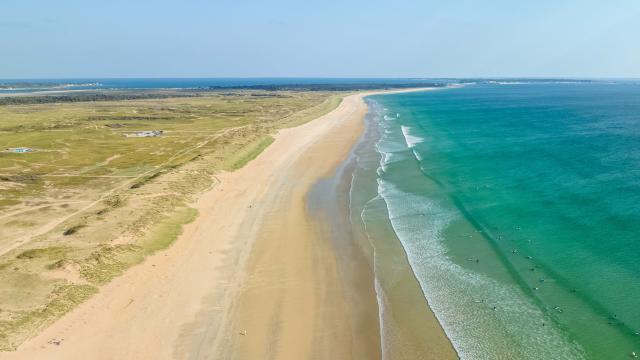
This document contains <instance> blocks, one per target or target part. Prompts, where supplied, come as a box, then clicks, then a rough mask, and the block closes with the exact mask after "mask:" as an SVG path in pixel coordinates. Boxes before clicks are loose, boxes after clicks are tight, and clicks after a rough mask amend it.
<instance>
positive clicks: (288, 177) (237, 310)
mask: <svg viewBox="0 0 640 360" xmlns="http://www.w3.org/2000/svg"><path fill="white" fill-rule="evenodd" d="M420 90H424V89H410V90H409V91H420ZM401 91H407V90H406V89H405V90H401ZM401 91H389V92H401ZM375 93H380V92H368V93H358V94H355V95H350V96H347V97H345V98H344V99H343V102H342V103H341V104H340V105H339V106H338V108H336V109H335V110H333V111H332V112H330V113H328V114H326V115H324V116H321V117H319V118H317V119H315V120H312V121H310V122H308V123H305V124H304V125H300V126H298V127H295V128H290V129H285V130H281V131H280V132H279V133H278V134H277V135H276V136H275V138H276V141H275V142H274V143H273V144H272V145H271V146H269V147H268V148H267V149H266V150H265V151H263V152H262V153H261V154H260V155H259V156H258V157H257V158H256V159H255V160H253V161H251V162H250V163H249V164H247V165H246V166H245V167H243V168H241V169H239V170H237V171H234V172H232V173H224V174H220V175H219V176H218V179H219V183H218V184H217V186H215V187H214V188H213V189H211V190H209V191H208V192H206V193H205V194H204V195H202V196H201V197H200V199H199V200H198V201H197V204H196V206H195V207H196V208H197V210H198V211H199V212H200V215H199V216H198V218H197V219H196V221H194V222H193V223H191V224H188V225H186V226H185V227H184V229H183V234H182V235H181V236H180V238H179V239H178V240H177V241H176V243H175V244H174V245H173V246H171V247H170V248H169V249H167V250H165V251H161V252H159V253H157V254H155V255H153V256H151V257H149V258H147V259H146V260H145V261H144V262H143V263H142V264H140V265H138V266H136V267H134V268H132V269H130V270H129V271H127V272H126V273H125V274H123V275H122V276H120V277H118V278H116V279H115V280H113V281H112V282H111V283H109V284H107V285H105V286H104V287H102V288H101V289H100V292H99V293H98V294H96V295H95V296H94V297H92V298H91V299H90V300H88V301H86V302H85V303H83V304H81V305H80V306H78V307H77V308H76V309H74V310H73V311H71V312H70V313H68V314H67V315H65V316H64V317H62V318H61V319H59V320H58V321H56V322H55V323H54V324H52V325H51V326H49V327H48V328H46V329H45V330H44V331H42V332H41V333H40V334H38V335H36V336H35V337H33V338H31V339H29V340H28V341H26V342H25V343H23V344H22V345H21V346H20V347H19V348H18V350H17V351H15V352H11V353H3V354H2V355H3V357H4V356H6V358H8V359H27V358H37V357H43V356H46V357H47V358H49V359H56V358H69V357H70V356H72V357H74V356H75V357H77V356H80V357H90V358H96V359H102V358H104V359H107V358H123V357H135V358H156V359H162V358H185V357H195V358H210V357H211V356H213V355H214V354H215V355H217V356H218V355H220V354H221V353H222V352H223V351H232V352H233V353H234V354H235V355H237V354H247V355H249V357H251V356H252V355H253V354H255V355H256V356H259V355H265V354H271V355H274V354H277V355H278V356H277V357H278V358H300V356H302V357H304V356H305V354H307V355H308V354H316V353H318V352H322V351H328V350H331V353H326V352H325V353H323V354H325V355H326V356H342V355H344V356H348V357H351V356H352V355H354V354H353V353H352V350H353V349H352V343H351V335H353V334H350V327H349V326H341V325H340V324H343V323H344V321H343V320H344V319H345V314H349V306H348V305H347V304H346V303H345V302H342V303H341V302H339V301H336V298H338V299H339V298H341V297H344V296H345V293H344V292H345V291H347V290H348V289H344V288H342V289H340V287H341V282H340V279H339V275H338V270H337V263H336V259H335V254H333V253H332V250H331V249H330V246H328V244H326V243H324V242H323V241H322V240H321V239H323V238H325V237H326V228H324V229H323V227H322V226H320V225H319V224H317V223H316V222H315V221H312V219H310V216H309V213H308V212H307V210H306V209H305V204H306V197H307V194H308V191H309V189H310V188H311V186H312V185H313V184H315V182H316V181H317V180H318V179H321V178H323V177H326V176H329V175H330V174H331V172H332V171H334V170H335V169H336V168H337V167H338V165H339V164H340V163H341V162H343V161H344V160H345V159H346V157H347V156H348V154H349V152H350V151H351V148H352V146H353V144H354V143H356V142H357V139H358V138H359V137H360V133H361V131H362V130H363V128H364V124H363V122H362V119H363V118H364V116H365V114H366V112H367V106H366V105H365V104H364V101H363V100H362V99H363V98H364V97H365V96H368V95H371V94H375ZM385 93H386V92H385ZM344 119H347V120H349V121H343V120H344ZM345 130H348V131H345ZM309 164H313V165H314V166H311V167H309ZM292 207H293V209H295V211H291V209H292ZM278 210H280V211H278ZM278 224H279V225H278ZM287 229H288V230H287ZM323 233H324V235H323ZM283 235H284V236H283ZM300 238H303V239H305V240H309V241H295V240H296V239H300ZM267 239H271V241H269V240H267ZM273 239H276V240H280V242H277V241H276V242H274V241H273ZM291 245H293V246H294V247H293V248H292V247H291ZM295 247H297V249H296V248H295ZM281 250H284V251H287V252H286V253H285V255H287V256H286V257H285V258H284V260H290V262H287V261H284V262H283V264H286V266H285V267H284V268H282V269H280V270H279V271H272V272H271V274H269V271H267V270H269V269H268V268H265V267H264V266H263V265H274V262H277V261H278V260H283V256H282V255H283V253H282V252H280V251H281ZM301 253H302V254H305V257H302V258H305V259H306V260H310V261H302V260H301V257H300V254H301ZM245 264H246V267H245ZM307 264H315V265H314V266H315V267H309V266H307ZM287 266H288V267H287ZM242 269H249V272H248V273H244V272H243V271H242ZM239 270H240V272H239ZM272 270H273V269H272ZM283 270H286V271H284V272H283ZM251 271H254V272H253V273H252V272H251ZM260 272H263V273H265V274H266V275H265V277H264V279H263V280H266V281H263V282H260V281H258V282H256V274H259V273H260ZM283 274H285V275H295V276H298V275H300V276H301V279H306V280H310V281H308V282H306V283H301V282H296V280H300V279H289V280H292V281H285V282H282V281H281V282H280V285H279V286H280V287H278V286H273V285H274V284H273V282H269V281H270V280H275V281H280V280H282V275H283ZM262 275H264V274H262ZM258 278H259V276H258ZM285 278H286V277H285ZM252 283H253V284H262V288H261V289H262V290H264V289H270V290H271V294H270V296H271V298H269V297H265V296H263V295H264V292H263V291H258V292H255V291H254V292H253V293H252V292H251V290H250V289H251V284H252ZM248 284H249V285H248ZM265 284H266V287H265ZM291 284H293V286H290V285H291ZM318 285H321V286H320V287H321V288H318ZM282 286H284V288H283V287H282ZM287 286H289V287H287ZM258 288H260V285H258ZM248 289H249V290H248ZM274 289H275V290H274ZM247 294H249V295H247ZM311 304H315V306H314V305H311ZM254 306H255V307H254ZM273 306H275V308H273ZM318 308H319V309H322V311H316V312H315V313H314V314H313V316H312V317H307V318H305V317H301V316H299V315H300V314H303V313H305V312H307V311H310V310H317V309H318ZM242 309H249V311H244V310H242ZM251 309H253V310H251ZM274 309H275V310H278V312H274V311H273V310H274ZM254 310H258V311H257V312H256V311H254ZM277 313H278V314H281V315H280V316H281V317H282V318H283V319H284V318H286V319H288V321H287V322H281V321H280V320H274V319H277V317H274V316H275V315H273V314H277ZM242 314H249V315H250V316H245V317H244V320H243V316H244V315H242ZM285 315H286V316H285ZM247 319H250V320H251V321H245V320H247ZM289 319H290V321H289ZM309 319H312V320H313V319H315V320H314V321H308V320H309ZM251 322H253V323H251ZM252 324H253V325H252ZM336 324H337V326H338V327H339V329H338V330H336V328H335V326H336ZM274 326H276V330H275V332H274ZM249 327H255V328H256V329H257V332H255V331H254V330H249V329H248V328H249ZM318 331H320V332H318ZM275 334H277V337H274V335H275ZM319 334H322V337H320V336H319ZM369 337H374V336H369ZM52 340H53V343H52ZM58 340H59V341H58ZM56 341H57V342H58V343H57V344H55V342H56ZM274 341H275V343H277V344H279V345H277V346H274V345H273V344H274ZM248 344H252V345H250V346H249V345H248ZM359 348H360V349H366V348H369V349H370V348H371V347H370V346H360V347H359ZM373 355H374V356H375V355H376V354H375V352H374V354H373Z"/></svg>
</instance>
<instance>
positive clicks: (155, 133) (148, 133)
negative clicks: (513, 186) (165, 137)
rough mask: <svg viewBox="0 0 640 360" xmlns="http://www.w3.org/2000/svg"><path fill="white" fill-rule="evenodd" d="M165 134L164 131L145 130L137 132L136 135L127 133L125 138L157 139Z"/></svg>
mask: <svg viewBox="0 0 640 360" xmlns="http://www.w3.org/2000/svg"><path fill="white" fill-rule="evenodd" d="M163 133H164V131H162V130H145V131H136V132H134V133H126V134H124V136H125V137H157V136H160V135H162V134H163Z"/></svg>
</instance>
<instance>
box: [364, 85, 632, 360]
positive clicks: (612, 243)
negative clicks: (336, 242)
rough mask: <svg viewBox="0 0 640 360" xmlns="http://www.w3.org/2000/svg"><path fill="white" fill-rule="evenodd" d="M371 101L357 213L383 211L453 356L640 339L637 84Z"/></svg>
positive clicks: (546, 353)
mask: <svg viewBox="0 0 640 360" xmlns="http://www.w3.org/2000/svg"><path fill="white" fill-rule="evenodd" d="M369 99H370V108H371V112H372V114H370V116H371V117H370V118H371V119H372V120H371V124H370V126H375V127H376V128H377V130H378V133H379V138H378V140H377V142H376V143H375V146H371V149H370V156H373V155H372V154H374V153H375V154H377V161H378V169H377V171H375V172H369V173H368V174H369V176H371V177H373V178H375V181H376V182H377V194H375V198H372V199H371V201H369V202H368V203H366V204H365V206H364V207H363V209H362V212H361V214H362V220H363V221H364V222H365V223H373V224H375V223H380V222H381V221H383V218H385V219H384V220H386V219H388V220H390V224H391V227H392V229H393V234H394V236H393V238H388V239H387V241H399V242H400V243H401V245H402V247H403V248H404V250H405V252H406V256H407V259H408V262H409V264H410V266H411V270H412V272H413V274H414V275H415V276H416V278H417V280H418V282H419V286H420V288H421V290H422V292H423V294H424V297H425V299H426V300H428V302H429V305H430V306H431V308H432V309H433V311H434V313H435V315H436V316H437V318H438V319H439V320H440V322H441V324H442V326H443V328H444V330H445V332H446V333H447V336H448V337H449V338H450V339H451V341H452V343H453V345H454V347H455V348H456V351H457V352H458V353H459V355H460V356H461V357H462V358H464V359H582V358H587V359H629V358H631V353H632V352H634V351H635V352H636V353H640V333H639V332H640V83H637V82H633V81H627V82H592V83H521V84H515V83H512V84H478V85H468V86H464V87H460V88H448V89H439V90H434V91H426V92H419V93H404V94H395V95H383V96H373V97H370V98H369ZM357 174H358V173H357V172H356V176H357ZM363 174H366V172H363ZM376 201H377V202H379V203H382V206H381V205H380V204H378V205H376ZM372 207H377V208H375V209H373V208H372ZM380 209H383V210H384V211H381V210H380ZM368 231H371V232H375V231H376V228H375V226H373V227H369V228H368ZM370 235H371V236H373V237H375V236H376V234H370ZM378 237H379V236H378ZM414 306H424V304H420V303H415V304H414ZM390 341H391V340H390Z"/></svg>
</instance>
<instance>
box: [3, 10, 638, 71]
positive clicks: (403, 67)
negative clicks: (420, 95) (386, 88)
mask: <svg viewBox="0 0 640 360" xmlns="http://www.w3.org/2000/svg"><path fill="white" fill-rule="evenodd" d="M638 15H640V3H638V2H636V1H633V0H619V1H615V2H613V3H602V2H598V1H595V0H587V1H578V0H566V1H560V2H553V1H539V2H533V1H527V2H518V3H516V2H512V1H507V0H493V1H486V2H483V3H478V2H474V1H471V0H459V1H453V2H447V3H440V2H437V1H417V0H403V1H399V2H396V3H394V4H393V5H392V4H389V3H386V2H384V1H379V0H374V1H354V2H350V3H349V4H342V3H340V2H337V1H334V0H331V1H325V2H314V3H299V2H295V1H292V0H284V1H283V0H280V1H275V2H269V3H259V2H243V3H241V4H238V3H234V2H232V1H228V0H224V1H216V2H214V3H210V2H206V1H203V0H188V1H184V2H182V3H180V4H179V5H177V4H175V3H173V2H170V1H154V2H151V1H138V2H136V3H130V2H126V1H123V0H115V1H111V2H109V3H104V2H97V1H79V0H68V1H65V2H64V3H50V2H48V1H43V0H22V1H17V0H9V1H7V2H6V3H5V4H4V6H3V14H1V15H0V32H1V33H2V34H3V36H1V37H0V46H1V47H2V49H3V56H2V57H0V79H56V78H57V79H87V78H89V79H90V78H303V77H304V78H428V79H429V78H430V79H433V78H571V79H611V78H616V79H634V78H640V42H638V41H637V40H636V38H637V36H638V35H639V34H640V23H639V22H637V21H636V19H637V17H638Z"/></svg>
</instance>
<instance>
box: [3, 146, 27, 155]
mask: <svg viewBox="0 0 640 360" xmlns="http://www.w3.org/2000/svg"><path fill="white" fill-rule="evenodd" d="M7 152H12V153H16V154H22V153H30V152H33V149H32V148H28V147H15V148H8V149H7Z"/></svg>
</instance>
